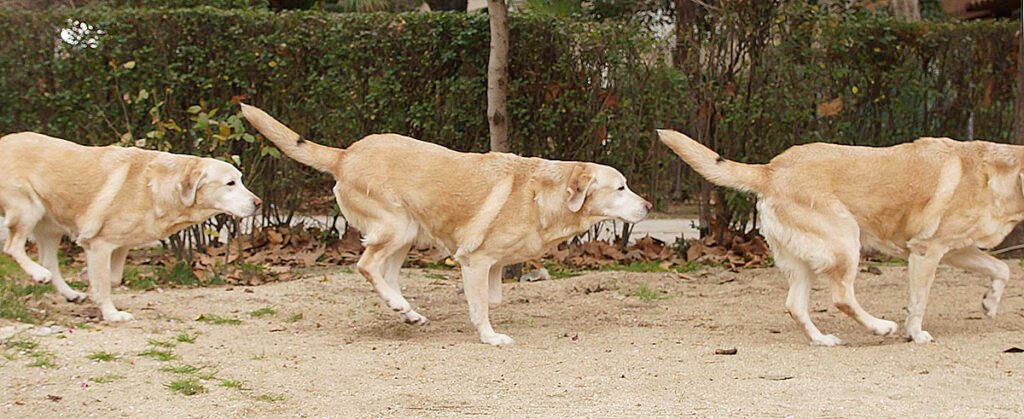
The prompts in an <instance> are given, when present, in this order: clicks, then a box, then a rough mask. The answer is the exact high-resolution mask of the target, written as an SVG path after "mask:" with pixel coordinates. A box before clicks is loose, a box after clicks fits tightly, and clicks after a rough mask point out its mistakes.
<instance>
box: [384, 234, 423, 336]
mask: <svg viewBox="0 0 1024 419" xmlns="http://www.w3.org/2000/svg"><path fill="white" fill-rule="evenodd" d="M410 248H412V244H411V243H410V244H407V245H405V246H402V247H400V248H399V249H398V250H395V251H394V252H392V253H391V255H390V256H388V257H387V260H386V261H385V262H384V280H385V282H387V284H388V286H389V287H391V289H392V290H394V291H395V292H396V293H397V294H398V296H399V297H402V298H403V299H404V298H405V297H404V296H403V295H402V284H400V283H399V277H400V274H401V271H402V264H403V263H405V257H406V256H407V255H408V254H409V249H410ZM406 301H408V300H406ZM410 307H411V304H410ZM399 316H401V318H402V321H404V322H406V323H409V324H417V325H424V324H427V322H428V321H429V320H428V319H427V318H426V316H423V315H422V314H419V313H417V312H416V311H414V310H409V311H407V312H405V313H400V314H399Z"/></svg>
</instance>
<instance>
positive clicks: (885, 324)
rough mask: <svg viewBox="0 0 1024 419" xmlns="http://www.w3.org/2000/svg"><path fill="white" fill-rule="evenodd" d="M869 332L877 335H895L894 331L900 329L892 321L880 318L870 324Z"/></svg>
mask: <svg viewBox="0 0 1024 419" xmlns="http://www.w3.org/2000/svg"><path fill="white" fill-rule="evenodd" d="M869 329H870V330H871V333H874V334H876V335H878V336H896V332H898V331H899V330H900V326H899V325H898V324H896V322H894V321H890V320H880V321H879V322H878V323H877V324H873V325H871V327H870V328H869Z"/></svg>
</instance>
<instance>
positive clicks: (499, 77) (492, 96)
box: [487, 0, 523, 278]
mask: <svg viewBox="0 0 1024 419" xmlns="http://www.w3.org/2000/svg"><path fill="white" fill-rule="evenodd" d="M487 15H488V20H490V22H491V56H490V58H489V59H488V60H487V123H488V126H489V127H490V131H491V151H500V152H502V153H508V152H510V151H511V150H510V149H509V147H508V111H507V106H506V105H507V103H508V9H507V8H506V6H505V0H487ZM522 274H523V264H522V263H517V264H514V265H509V266H506V267H505V272H504V273H503V274H502V277H504V278H519V277H520V276H521V275H522Z"/></svg>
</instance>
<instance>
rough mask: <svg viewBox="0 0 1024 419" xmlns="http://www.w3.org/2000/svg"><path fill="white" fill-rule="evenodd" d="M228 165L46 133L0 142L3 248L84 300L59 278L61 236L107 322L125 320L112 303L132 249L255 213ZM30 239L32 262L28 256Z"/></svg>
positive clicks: (38, 276)
mask: <svg viewBox="0 0 1024 419" xmlns="http://www.w3.org/2000/svg"><path fill="white" fill-rule="evenodd" d="M241 176H242V174H241V173H240V172H239V171H238V170H237V169H235V168H234V167H233V166H231V165H230V164H228V163H225V162H222V161H219V160H214V159H208V158H199V157H194V156H182V155H176V154H170V153H163V152H159V151H149V150H141V149H137V148H124V147H116V146H109V147H84V146H81V145H78V144H75V143H72V142H70V141H65V140H61V139H58V138H53V137H48V136H45V135H42V134H36V133H31V132H22V133H18V134H11V135H7V136H5V137H3V138H0V211H2V213H3V214H4V217H5V218H6V219H5V224H6V225H7V227H8V228H9V229H10V234H9V237H8V239H7V242H6V243H5V244H4V252H5V253H7V254H8V255H10V256H11V257H12V258H14V260H15V261H16V262H17V263H18V265H20V266H21V268H22V269H23V270H25V272H27V273H28V274H29V275H31V276H32V278H33V279H35V280H36V281H39V282H50V281H51V280H52V281H53V285H54V287H55V288H56V289H57V291H58V292H60V294H61V295H63V296H64V298H66V299H67V300H68V301H83V300H85V294H82V293H80V292H77V291H75V290H73V289H71V288H70V287H68V284H67V283H66V282H64V279H63V278H62V277H61V274H60V270H59V267H58V263H57V250H58V247H59V245H60V239H61V236H63V235H65V234H67V235H68V236H70V237H72V238H73V239H74V240H75V241H76V242H77V243H78V244H79V245H80V246H82V247H83V248H84V249H85V252H86V259H87V260H86V262H87V266H88V268H89V275H88V276H89V288H90V290H91V292H92V299H93V301H94V302H95V303H96V304H98V305H99V306H100V311H101V312H102V314H103V319H104V320H106V321H126V320H131V319H132V315H131V314H130V313H128V312H124V311H119V310H118V309H117V308H115V307H114V303H113V301H112V300H111V298H110V286H111V283H113V284H115V285H117V284H120V283H121V274H122V273H123V270H124V261H125V257H126V256H127V255H128V249H129V248H131V247H132V246H138V245H141V244H146V243H151V242H153V241H155V240H159V239H162V238H165V237H167V236H168V235H170V234H173V233H175V232H177V231H178V230H181V229H182V228H185V227H187V226H189V225H192V224H195V223H198V222H201V221H203V220H206V219H207V218H210V217H212V216H214V215H216V214H220V213H228V214H232V215H235V216H239V217H245V216H250V215H253V214H255V213H256V210H257V208H259V206H260V199H259V198H257V197H256V196H255V195H253V194H252V192H249V190H247V189H246V188H245V186H243V185H242V179H241ZM29 235H33V236H34V237H35V240H36V243H37V244H38V246H39V260H40V262H41V263H42V265H40V264H37V263H36V262H35V261H33V260H32V259H30V258H29V257H28V256H27V255H26V254H25V240H26V239H27V238H28V236H29Z"/></svg>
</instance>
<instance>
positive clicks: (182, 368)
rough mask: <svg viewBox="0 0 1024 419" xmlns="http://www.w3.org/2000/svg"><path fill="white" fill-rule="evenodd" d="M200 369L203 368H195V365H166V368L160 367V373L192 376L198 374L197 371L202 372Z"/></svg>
mask: <svg viewBox="0 0 1024 419" xmlns="http://www.w3.org/2000/svg"><path fill="white" fill-rule="evenodd" d="M202 369H203V367H197V366H195V365H188V364H182V365H174V366H171V365H168V366H165V367H160V371H162V372H169V373H172V374H194V373H197V372H199V370H202Z"/></svg>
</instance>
